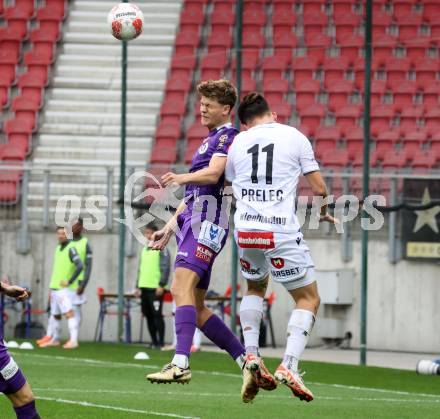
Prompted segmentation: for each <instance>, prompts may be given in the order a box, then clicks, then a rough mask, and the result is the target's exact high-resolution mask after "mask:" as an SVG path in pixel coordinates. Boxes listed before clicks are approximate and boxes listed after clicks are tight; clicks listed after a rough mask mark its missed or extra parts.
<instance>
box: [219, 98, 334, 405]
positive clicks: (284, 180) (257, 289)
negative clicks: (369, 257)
mask: <svg viewBox="0 0 440 419" xmlns="http://www.w3.org/2000/svg"><path fill="white" fill-rule="evenodd" d="M238 117H239V118H240V122H241V123H242V124H243V125H244V126H245V127H246V128H248V130H247V131H244V132H241V133H240V134H238V135H237V137H236V138H235V141H234V143H233V144H232V146H231V148H230V149H229V154H228V158H227V165H226V178H227V180H228V181H230V182H232V188H233V192H234V197H235V198H236V200H237V204H236V205H237V211H236V213H235V219H234V221H235V232H234V235H235V240H236V242H237V245H238V248H239V255H240V262H241V269H242V273H243V276H244V277H245V278H246V279H247V283H248V291H247V294H246V296H244V297H243V300H242V302H241V305H240V321H241V327H242V330H243V335H244V341H245V346H246V368H248V369H249V370H250V371H251V372H252V373H253V374H258V373H259V370H260V365H261V358H260V355H259V352H258V339H259V332H260V323H261V319H262V316H263V298H264V295H265V293H266V288H267V283H268V278H269V272H270V274H271V276H272V278H273V279H274V280H275V281H277V282H280V283H282V284H283V285H284V286H285V288H286V290H287V291H288V292H289V294H290V295H291V296H292V298H293V300H294V301H295V303H296V305H295V309H294V310H293V311H292V315H291V317H290V320H289V323H288V326H287V346H286V351H285V355H284V359H283V361H282V363H281V365H280V366H279V367H278V368H277V370H276V372H275V378H276V379H277V380H278V381H279V382H281V383H283V384H285V385H287V386H288V387H289V388H290V389H291V390H292V392H293V394H294V395H295V396H297V397H299V398H300V399H301V400H306V401H311V400H313V394H312V392H311V391H310V390H309V389H308V388H307V387H306V386H305V385H304V382H303V380H302V377H301V375H300V373H299V372H298V361H299V359H300V357H301V354H302V353H303V351H304V348H305V346H306V343H307V340H308V338H309V335H310V333H311V331H312V328H313V324H314V322H315V315H316V312H317V311H318V307H319V303H320V298H319V295H318V289H317V286H316V282H315V277H314V271H313V267H314V264H313V261H312V258H311V256H310V251H309V248H308V247H307V244H306V243H305V241H304V239H303V235H302V233H301V230H300V226H299V223H298V219H297V217H296V214H295V197H296V188H297V185H298V180H299V177H300V176H301V174H303V175H305V177H306V179H307V181H308V183H309V184H310V186H311V187H312V190H313V193H314V194H315V195H320V196H322V197H323V198H325V197H326V196H327V188H326V185H325V183H324V180H323V178H322V176H321V173H320V172H319V166H318V163H317V162H316V160H315V157H314V154H313V150H312V147H311V144H310V142H309V140H308V139H307V138H306V137H305V136H304V135H303V134H301V133H300V132H299V131H298V130H296V129H295V128H292V127H289V126H287V125H283V124H279V123H277V122H276V119H275V118H276V115H275V114H273V113H272V112H271V111H270V109H269V106H268V104H267V102H266V100H265V99H264V97H263V96H262V95H261V94H259V93H250V94H248V95H247V96H246V97H245V98H244V99H243V101H242V102H241V103H240V106H239V108H238ZM320 221H329V222H335V221H336V220H335V219H334V218H333V217H332V216H330V215H329V214H328V213H327V206H326V205H323V206H322V207H321V212H320Z"/></svg>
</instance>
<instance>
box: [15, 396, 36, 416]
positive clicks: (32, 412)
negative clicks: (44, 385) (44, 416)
mask: <svg viewBox="0 0 440 419" xmlns="http://www.w3.org/2000/svg"><path fill="white" fill-rule="evenodd" d="M14 410H15V414H16V415H17V419H40V416H39V415H38V413H37V409H36V408H35V400H34V401H32V402H30V403H28V404H25V405H23V406H20V407H14Z"/></svg>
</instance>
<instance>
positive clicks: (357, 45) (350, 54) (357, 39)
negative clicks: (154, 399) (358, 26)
mask: <svg viewBox="0 0 440 419" xmlns="http://www.w3.org/2000/svg"><path fill="white" fill-rule="evenodd" d="M336 40H337V42H338V44H339V46H340V55H341V56H342V57H347V58H348V59H349V60H350V61H351V62H355V63H357V60H359V52H360V51H362V48H363V46H364V38H363V37H362V36H359V35H346V36H343V37H341V38H339V37H337V38H336Z"/></svg>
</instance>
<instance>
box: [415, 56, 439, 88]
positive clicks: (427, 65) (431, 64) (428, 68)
mask: <svg viewBox="0 0 440 419" xmlns="http://www.w3.org/2000/svg"><path fill="white" fill-rule="evenodd" d="M414 66H415V70H416V77H417V80H418V81H419V82H427V83H433V82H435V81H436V80H437V75H438V74H439V71H440V64H439V61H438V59H434V58H425V59H423V60H415V61H414Z"/></svg>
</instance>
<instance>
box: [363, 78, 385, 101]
mask: <svg viewBox="0 0 440 419" xmlns="http://www.w3.org/2000/svg"><path fill="white" fill-rule="evenodd" d="M361 83H362V82H361ZM362 86H363V84H362ZM386 90H387V84H386V82H385V80H373V81H372V82H371V87H370V93H371V101H372V102H374V103H381V102H382V96H383V95H384V94H385V92H386Z"/></svg>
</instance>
